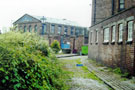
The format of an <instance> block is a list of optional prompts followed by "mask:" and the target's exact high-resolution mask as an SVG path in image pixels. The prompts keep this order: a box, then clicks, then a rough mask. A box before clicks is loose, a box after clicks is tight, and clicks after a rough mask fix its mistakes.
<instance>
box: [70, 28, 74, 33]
mask: <svg viewBox="0 0 135 90" xmlns="http://www.w3.org/2000/svg"><path fill="white" fill-rule="evenodd" d="M70 35H74V27H71V30H70Z"/></svg>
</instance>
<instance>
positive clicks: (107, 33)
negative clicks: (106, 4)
mask: <svg viewBox="0 0 135 90" xmlns="http://www.w3.org/2000/svg"><path fill="white" fill-rule="evenodd" d="M107 31H108V32H107ZM109 33H110V28H109V27H107V28H104V35H103V36H104V37H103V40H104V43H109V38H110V37H109V36H110V35H109ZM107 35H108V36H107Z"/></svg>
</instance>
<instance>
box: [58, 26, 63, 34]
mask: <svg viewBox="0 0 135 90" xmlns="http://www.w3.org/2000/svg"><path fill="white" fill-rule="evenodd" d="M61 31H62V27H61V26H59V27H58V34H60V33H61Z"/></svg>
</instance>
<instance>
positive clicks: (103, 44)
mask: <svg viewBox="0 0 135 90" xmlns="http://www.w3.org/2000/svg"><path fill="white" fill-rule="evenodd" d="M92 7H93V9H92V11H93V12H92V25H91V27H90V31H89V55H88V57H89V58H91V59H94V60H96V61H97V62H100V63H102V64H104V65H106V66H110V67H113V68H114V67H120V68H121V70H122V71H128V72H130V73H131V74H134V75H135V0H93V6H92Z"/></svg>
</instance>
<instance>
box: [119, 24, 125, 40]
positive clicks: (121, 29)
mask: <svg viewBox="0 0 135 90" xmlns="http://www.w3.org/2000/svg"><path fill="white" fill-rule="evenodd" d="M120 25H122V28H120ZM123 29H124V24H123V23H120V24H118V42H123ZM120 37H121V38H120Z"/></svg>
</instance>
